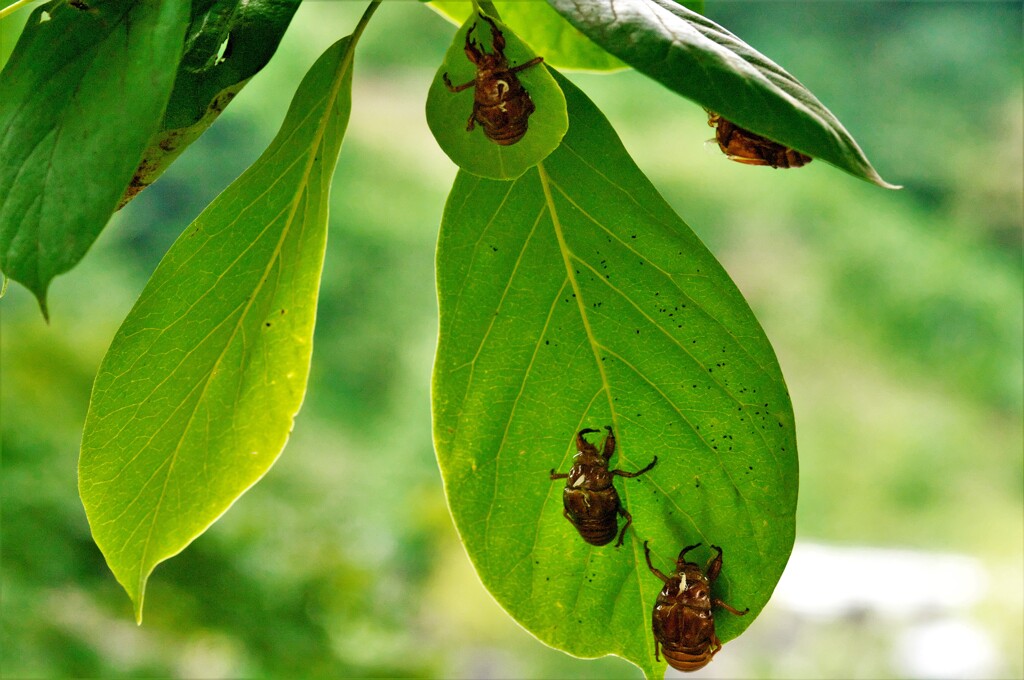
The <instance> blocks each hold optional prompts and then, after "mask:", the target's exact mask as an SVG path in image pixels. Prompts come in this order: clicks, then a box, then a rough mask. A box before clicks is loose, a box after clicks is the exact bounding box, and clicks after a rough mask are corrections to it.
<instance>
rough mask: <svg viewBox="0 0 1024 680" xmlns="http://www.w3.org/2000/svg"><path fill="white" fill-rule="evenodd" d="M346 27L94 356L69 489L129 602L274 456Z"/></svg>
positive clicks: (328, 161)
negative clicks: (259, 150) (270, 137)
mask: <svg viewBox="0 0 1024 680" xmlns="http://www.w3.org/2000/svg"><path fill="white" fill-rule="evenodd" d="M351 45H352V40H351V39H349V38H345V39H343V40H341V41H340V42H338V43H336V44H335V45H334V46H333V47H331V48H330V49H328V50H327V51H326V52H325V53H324V54H323V56H321V57H320V59H319V60H318V61H317V62H316V64H314V65H313V67H312V68H311V69H310V71H309V73H308V74H307V75H306V77H305V79H304V80H303V81H302V84H301V85H300V86H299V89H298V91H297V92H296V94H295V97H294V99H293V100H292V105H291V108H290V109H289V111H288V115H287V117H286V118H285V121H284V123H283V125H282V126H281V130H280V132H279V133H278V135H277V137H276V138H275V139H274V141H273V142H272V143H271V145H270V146H269V147H268V148H267V150H266V151H265V152H264V154H263V155H262V156H261V157H260V158H259V160H257V161H256V162H255V163H254V164H253V165H252V167H250V168H249V169H248V170H247V171H246V172H245V173H244V174H243V175H242V176H241V177H240V178H239V179H238V180H236V181H235V182H234V183H233V184H232V185H231V186H230V187H228V188H227V189H226V190H225V191H224V193H222V194H221V195H220V196H219V197H218V198H217V199H216V200H215V201H214V202H213V203H211V204H210V206H209V207H208V208H207V209H206V210H205V211H203V213H202V214H201V215H200V216H199V217H198V218H197V219H196V221H195V222H194V223H192V224H191V225H190V226H189V227H188V228H187V229H186V230H185V232H184V233H183V234H182V236H181V237H180V238H179V239H178V240H177V241H176V242H175V244H174V245H173V246H172V247H171V249H170V250H169V251H168V252H167V255H166V256H165V257H164V259H163V261H162V262H161V263H160V265H159V266H158V267H157V269H156V271H155V272H154V274H153V277H152V279H151V280H150V281H149V283H148V284H147V286H146V288H145V290H143V292H142V295H141V296H140V298H139V300H138V302H137V303H136V304H135V307H134V308H133V309H132V311H131V312H130V313H129V315H128V318H127V319H125V322H124V324H123V325H122V326H121V328H120V329H119V330H118V331H117V334H116V335H115V337H114V340H113V342H112V343H111V346H110V349H109V350H108V351H107V355H106V356H105V357H104V359H103V363H102V365H101V366H100V369H99V373H98V375H97V377H96V383H95V385H94V387H93V393H92V400H91V402H90V404H89V413H88V415H87V417H86V422H85V433H84V436H83V438H82V453H81V458H80V461H79V490H80V492H81V496H82V502H83V504H84V505H85V510H86V514H87V516H88V518H89V524H90V526H91V528H92V532H93V537H94V539H95V540H96V544H97V545H98V546H99V547H100V550H102V551H103V554H104V556H105V557H106V559H107V564H108V565H109V566H110V569H111V571H113V572H114V575H115V576H116V577H117V580H118V581H119V582H120V583H121V585H122V586H124V589H125V590H126V591H127V592H128V595H129V596H130V597H131V599H132V600H133V602H134V603H135V612H136V617H137V618H138V619H139V620H140V621H141V616H142V603H143V594H144V590H145V584H146V579H147V578H148V577H149V574H150V573H151V572H152V570H153V568H154V567H155V566H156V565H157V564H158V563H160V562H161V561H163V560H165V559H167V558H168V557H171V556H173V555H175V554H177V553H178V552H180V551H181V550H183V549H184V548H185V546H187V545H188V544H189V543H191V542H192V540H194V539H195V538H196V537H197V536H199V535H200V534H201V533H202V532H203V531H205V530H206V528H207V527H208V526H210V524H212V523H213V522H214V521H215V520H216V519H217V518H218V517H220V515H221V514H223V513H224V512H225V511H226V510H227V509H228V507H230V506H231V504H232V503H234V502H235V500H237V499H238V497H239V496H240V495H241V494H242V493H244V492H245V491H246V490H247V489H248V488H249V487H250V486H252V485H253V484H255V483H256V482H257V481H258V480H259V479H260V477H262V476H263V474H264V473H266V471H267V470H268V469H269V468H270V466H271V465H272V464H273V463H274V461H275V460H276V459H277V457H278V455H279V454H280V453H281V449H282V448H283V447H284V444H285V442H286V441H287V439H288V433H289V432H290V431H291V428H292V421H293V418H294V417H295V414H296V413H297V412H298V410H299V406H300V405H301V403H302V399H303V395H304V394H305V391H306V380H307V378H308V375H309V362H310V355H311V351H312V340H313V323H314V319H315V314H316V304H317V291H318V288H319V282H320V271H321V268H322V265H323V256H324V247H325V244H326V237H327V201H328V192H329V188H330V181H331V176H332V174H333V171H334V166H335V163H336V162H337V158H338V152H339V150H340V148H341V141H342V137H343V135H344V131H345V126H346V125H347V123H348V117H349V111H350V108H351V82H352V81H351V68H350V67H351V63H352V52H351V49H350V48H351Z"/></svg>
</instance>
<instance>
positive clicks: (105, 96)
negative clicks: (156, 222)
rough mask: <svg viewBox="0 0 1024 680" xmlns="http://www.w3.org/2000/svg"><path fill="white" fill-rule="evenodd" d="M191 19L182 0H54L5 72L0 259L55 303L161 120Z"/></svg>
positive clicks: (1, 86)
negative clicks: (54, 284)
mask: <svg viewBox="0 0 1024 680" xmlns="http://www.w3.org/2000/svg"><path fill="white" fill-rule="evenodd" d="M187 24H188V3H184V2H179V0H161V1H160V2H156V1H153V2H133V1H132V0H95V1H94V2H93V1H90V2H89V3H88V8H86V6H85V5H84V3H83V5H82V6H81V8H79V7H76V6H73V5H72V4H71V3H66V2H63V0H55V1H54V2H50V3H47V4H45V5H43V6H41V7H38V8H36V10H35V11H33V12H32V15H31V16H30V17H29V20H28V23H27V24H26V26H25V30H24V32H23V33H22V36H21V38H20V40H19V41H18V44H17V46H16V47H15V50H14V53H13V54H12V55H11V58H10V60H9V61H8V62H7V65H6V66H5V67H4V70H3V72H2V73H0V130H2V131H3V133H2V135H0V158H3V162H2V163H0V268H2V269H3V272H4V273H5V274H6V275H7V276H10V277H11V278H12V279H14V280H15V281H19V282H21V283H22V284H24V285H25V286H26V287H28V288H29V290H31V291H32V292H33V293H34V294H35V296H36V297H37V298H38V299H39V304H40V307H41V308H42V310H43V314H44V315H45V314H46V291H47V288H48V287H49V285H50V281H51V280H52V279H53V277H55V276H57V275H58V274H61V273H63V272H66V271H67V270H69V269H71V268H72V267H73V266H75V264H76V263H77V262H78V261H79V260H80V259H82V257H83V256H84V255H85V253H86V251H87V250H88V249H89V246H91V245H92V243H93V241H95V240H96V237H97V236H98V235H99V233H100V231H102V230H103V226H104V225H105V224H106V223H107V220H108V219H109V218H110V215H111V213H113V212H114V208H115V207H116V206H117V202H118V199H119V198H120V197H121V194H122V192H124V188H125V187H126V186H127V185H128V183H129V181H130V180H131V178H132V173H133V172H134V170H135V167H136V165H137V164H138V162H139V158H140V157H141V156H142V152H143V150H144V149H145V148H146V144H147V142H148V141H149V138H150V136H151V135H152V134H153V132H154V131H156V130H157V128H158V127H159V125H160V119H161V117H162V116H163V113H164V107H165V106H166V105H167V99H168V97H169V96H170V93H171V86H172V85H173V83H174V71H175V68H176V67H177V65H178V60H179V59H180V58H181V52H182V39H183V36H184V33H185V27H186V25H187Z"/></svg>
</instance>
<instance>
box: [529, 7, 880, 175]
mask: <svg viewBox="0 0 1024 680" xmlns="http://www.w3.org/2000/svg"><path fill="white" fill-rule="evenodd" d="M548 2H549V3H550V4H551V5H552V6H553V7H554V8H555V9H556V10H558V11H559V13H561V15H562V16H563V17H565V18H566V19H567V20H569V21H570V22H571V23H572V24H573V25H574V26H576V27H577V28H579V29H580V30H581V31H583V32H584V33H585V34H587V36H589V37H590V38H591V39H592V40H593V41H594V42H596V43H597V44H599V45H601V46H602V47H604V48H605V49H606V50H608V51H609V52H611V53H612V54H614V55H615V56H617V57H619V58H620V59H622V60H623V61H624V62H626V63H627V64H629V65H630V66H632V67H634V68H635V69H637V70H638V71H640V72H642V73H644V74H646V75H648V76H650V77H651V78H654V79H655V80H657V81H658V82H660V83H662V84H663V85H665V86H666V87H668V88H669V89H670V90H673V91H675V92H677V93H678V94H681V95H682V96H684V97H687V98H689V99H692V100H693V101H695V102H697V103H698V104H700V105H701V106H703V107H704V108H705V109H709V110H711V111H716V112H717V113H719V114H721V115H722V117H724V118H726V119H727V120H730V121H732V122H733V123H736V124H737V125H739V126H741V127H743V128H746V129H748V130H750V131H752V132H755V133H757V134H759V135H762V136H764V137H767V138H768V139H771V140H773V141H776V142H779V143H781V144H784V145H785V146H788V147H791V148H794V149H796V150H798V151H802V152H803V153H805V154H807V155H809V156H811V157H813V158H818V159H821V160H823V161H825V162H827V163H831V164H832V165H835V166H836V167H838V168H840V169H842V170H845V171H846V172H849V173H850V174H852V175H854V176H856V177H860V178H862V179H866V180H867V181H869V182H873V183H875V184H877V185H878V186H881V187H885V188H888V189H896V188H898V187H897V186H895V185H892V184H889V183H888V182H886V181H885V180H883V179H882V178H881V177H880V176H879V175H878V173H877V172H875V169H874V168H873V167H871V163H869V162H868V159H867V158H866V157H865V156H864V153H863V152H862V151H861V149H860V147H859V146H857V142H855V141H854V139H853V137H851V136H850V133H849V132H847V131H846V128H844V127H843V125H842V123H840V122H839V121H838V120H837V119H836V117H835V116H834V115H832V112H831V111H829V110H828V109H827V108H825V106H824V105H823V104H822V103H821V102H820V101H818V99H817V98H816V97H815V96H814V95H813V94H811V92H810V91H809V90H808V89H807V88H806V87H804V86H803V85H802V84H801V83H800V82H799V81H798V80H797V79H796V78H794V77H793V76H791V75H790V74H789V73H787V72H786V71H785V70H783V69H782V67H780V66H779V65H778V64H776V63H774V62H773V61H771V60H770V59H768V58H767V57H765V56H764V55H762V54H761V53H760V52H758V51H757V50H755V49H754V48H752V47H751V46H750V45H747V44H746V43H745V42H743V41H742V40H740V39H739V38H737V37H736V36H735V35H733V34H732V33H730V32H729V31H727V30H725V29H724V28H722V27H721V26H719V25H718V24H716V23H715V22H713V21H711V20H709V19H706V18H704V17H702V16H701V15H699V14H696V13H694V12H691V11H690V10H688V9H686V8H685V7H682V6H681V5H679V4H677V3H675V2H673V0H588V2H582V3H581V2H579V1H578V0H548ZM699 144H700V140H694V141H693V148H694V149H696V148H697V147H698V146H699Z"/></svg>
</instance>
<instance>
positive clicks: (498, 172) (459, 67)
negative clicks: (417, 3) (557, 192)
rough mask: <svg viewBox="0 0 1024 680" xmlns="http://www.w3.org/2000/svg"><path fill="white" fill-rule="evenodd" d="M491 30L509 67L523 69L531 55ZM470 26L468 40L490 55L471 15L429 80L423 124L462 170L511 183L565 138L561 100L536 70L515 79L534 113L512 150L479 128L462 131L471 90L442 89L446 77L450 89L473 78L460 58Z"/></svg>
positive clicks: (480, 24)
mask: <svg viewBox="0 0 1024 680" xmlns="http://www.w3.org/2000/svg"><path fill="white" fill-rule="evenodd" d="M495 25H496V26H497V27H498V29H499V30H500V31H501V33H502V34H503V35H504V36H505V42H506V47H505V50H504V53H505V56H506V58H507V59H508V61H509V64H510V65H512V66H516V65H519V64H525V63H526V62H528V61H530V60H531V59H533V58H534V57H536V56H537V55H536V54H534V53H533V52H532V51H531V50H530V48H529V47H527V46H526V45H525V44H524V43H523V42H522V41H521V40H519V38H517V37H516V35H515V34H514V33H513V32H512V31H511V30H510V29H509V28H508V26H506V25H504V24H503V23H501V22H500V21H496V22H495ZM474 26H476V29H475V31H474V34H473V38H474V40H475V41H476V42H477V43H478V44H482V45H483V49H486V50H487V51H488V52H490V51H491V49H492V46H491V29H490V26H489V25H488V24H487V23H486V22H485V21H483V20H481V19H479V18H478V17H477V16H476V15H474V16H473V17H471V18H470V19H468V20H467V21H466V23H465V24H463V25H462V28H460V29H459V30H458V31H457V32H456V33H455V38H454V40H453V41H452V44H451V47H449V48H448V52H447V53H446V54H445V59H444V62H442V64H441V67H440V68H439V69H438V70H437V74H436V75H435V76H434V82H432V83H431V84H430V91H429V92H428V93H427V124H428V125H429V126H430V131H431V132H432V133H434V138H435V139H436V140H437V143H438V145H439V146H440V147H441V149H442V150H443V151H444V152H445V153H446V154H448V157H449V158H451V159H452V161H453V162H454V163H455V164H456V165H458V166H459V167H460V168H463V169H464V170H468V171H470V172H472V173H473V174H475V175H480V176H482V177H490V178H493V179H513V178H515V177H518V176H519V175H521V174H523V173H524V172H525V171H526V170H527V168H530V167H533V166H534V165H536V164H537V163H538V162H539V161H541V160H543V159H544V158H546V157H547V155H548V154H549V153H551V152H552V151H553V150H554V149H555V147H557V146H558V143H559V142H560V141H561V140H562V137H563V136H564V135H565V131H566V129H567V128H568V126H569V119H568V116H567V114H566V112H565V96H564V95H562V91H561V90H560V89H559V87H558V84H557V83H555V80H554V79H553V78H552V77H551V74H550V73H548V70H547V68H545V67H544V66H543V65H542V64H539V65H536V66H531V67H529V68H527V69H525V70H523V71H520V72H519V73H518V74H516V77H517V78H519V81H520V82H521V83H522V85H523V87H524V88H525V89H526V91H527V92H528V93H529V95H530V97H531V98H532V100H533V103H534V106H535V107H536V110H535V111H534V113H533V115H531V116H530V117H529V119H528V126H529V127H528V129H527V131H526V136H524V137H523V138H522V139H520V140H519V141H518V142H516V143H515V144H512V145H509V146H501V145H499V144H496V143H495V142H493V141H491V140H490V139H488V138H487V137H486V136H485V135H484V130H483V127H482V126H481V125H480V124H479V123H476V124H475V129H474V130H472V131H469V130H467V121H468V119H469V117H470V115H471V114H472V112H473V101H474V96H475V95H474V93H475V88H473V87H470V88H468V89H466V90H463V91H462V92H457V93H456V92H451V91H450V90H449V89H448V88H447V86H446V85H445V83H444V78H443V76H444V75H445V74H447V75H448V77H449V78H450V80H451V82H452V83H453V84H454V85H462V84H464V83H467V82H470V81H472V80H473V79H474V78H475V77H476V66H474V65H473V63H472V62H471V61H469V59H468V58H467V56H466V52H465V45H466V33H467V32H468V31H469V30H470V29H472V28H473V27H474Z"/></svg>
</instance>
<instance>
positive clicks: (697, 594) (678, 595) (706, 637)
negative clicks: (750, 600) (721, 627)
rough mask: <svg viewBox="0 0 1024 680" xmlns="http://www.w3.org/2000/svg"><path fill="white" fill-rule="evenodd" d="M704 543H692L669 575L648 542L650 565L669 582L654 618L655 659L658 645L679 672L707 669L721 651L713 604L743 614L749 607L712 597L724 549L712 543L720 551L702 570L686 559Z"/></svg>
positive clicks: (655, 606) (661, 577) (653, 572)
mask: <svg viewBox="0 0 1024 680" xmlns="http://www.w3.org/2000/svg"><path fill="white" fill-rule="evenodd" d="M699 546H700V543H698V544H696V545H688V546H686V547H685V548H683V549H682V551H681V552H680V553H679V558H678V559H676V570H675V571H674V572H672V575H671V576H665V575H664V574H663V573H661V572H660V571H658V570H657V569H655V568H654V565H653V564H651V551H650V549H649V548H648V547H647V541H644V556H645V557H646V558H647V568H648V569H650V570H651V573H652V574H654V575H655V576H657V577H658V578H660V579H661V580H662V582H663V583H664V584H665V587H664V588H662V589H661V592H660V593H658V599H657V600H656V601H655V603H654V613H653V615H652V617H651V630H652V632H653V633H654V658H656V659H659V658H660V657H658V647H659V646H660V647H661V651H662V652H663V653H664V654H665V661H667V662H668V665H670V666H672V668H675V669H676V670H677V671H695V670H697V669H698V668H704V666H707V665H708V662H710V661H711V659H713V658H714V656H715V654H718V650H720V649H721V648H722V643H721V641H720V640H719V639H718V636H717V635H715V618H714V615H713V614H712V613H711V608H712V607H721V608H722V609H724V610H726V611H727V612H730V613H732V614H736V615H737V616H743V615H744V614H746V613H747V612H748V611H750V610H749V609H744V610H743V611H739V610H737V609H733V608H732V607H730V606H729V605H727V604H726V603H724V602H722V601H721V600H719V599H718V598H717V597H711V584H712V583H714V582H715V579H717V578H718V574H719V573H720V572H721V571H722V549H721V548H719V547H718V546H717V545H713V546H711V549H712V550H715V551H716V552H717V553H718V554H717V555H715V556H714V557H712V558H711V561H709V562H708V564H707V566H706V567H705V568H704V570H703V571H701V568H700V566H698V565H697V564H695V563H693V562H687V561H686V553H688V552H690V551H691V550H693V549H694V548H697V547H699Z"/></svg>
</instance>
